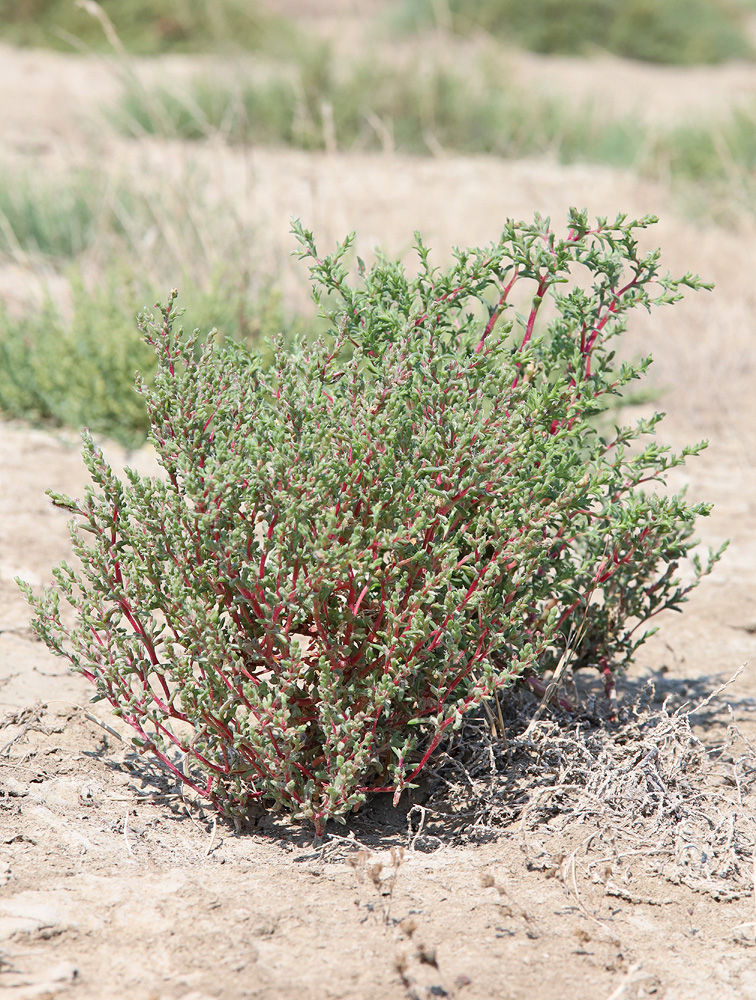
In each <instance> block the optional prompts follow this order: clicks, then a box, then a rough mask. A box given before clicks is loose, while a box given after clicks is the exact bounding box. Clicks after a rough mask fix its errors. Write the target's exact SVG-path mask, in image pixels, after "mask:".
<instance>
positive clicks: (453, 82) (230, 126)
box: [110, 51, 641, 166]
mask: <svg viewBox="0 0 756 1000" xmlns="http://www.w3.org/2000/svg"><path fill="white" fill-rule="evenodd" d="M110 115H111V119H112V120H113V122H114V124H115V125H116V126H117V127H118V128H119V129H120V130H122V131H124V132H125V133H127V134H129V135H142V134H145V133H147V134H156V135H161V136H164V137H169V138H184V139H202V138H207V137H209V136H212V135H218V134H220V135H221V136H222V137H224V138H225V139H226V141H228V142H231V143H246V142H254V143H271V144H280V145H287V146H296V147H298V148H302V149H308V150H319V149H324V148H329V144H332V145H333V146H334V147H336V148H338V149H347V150H357V149H359V150H374V149H381V148H383V149H385V148H387V147H390V148H391V149H395V150H397V151H399V152H403V153H410V154H427V153H428V152H429V151H430V152H434V153H435V152H437V151H438V150H439V149H442V150H448V151H455V152H460V153H472V154H475V153H490V154H495V155H499V156H505V157H518V156H533V155H542V154H546V153H551V154H554V155H556V156H557V157H558V158H559V159H561V160H564V161H572V160H575V159H578V160H594V161H599V162H610V163H616V164H618V165H622V166H627V165H629V164H631V163H632V162H633V160H634V158H635V155H636V151H637V148H638V135H639V132H640V131H641V129H640V126H639V125H638V123H637V122H635V121H631V120H630V119H615V120H613V121H611V122H599V120H598V119H597V118H596V116H595V114H593V112H592V111H591V109H590V108H588V107H583V108H581V109H577V110H575V109H568V108H567V107H566V106H565V105H564V104H563V103H562V102H561V101H557V100H554V99H552V98H546V97H539V96H533V95H529V94H523V93H519V92H517V91H515V90H513V89H512V88H511V87H509V86H508V85H507V84H506V83H505V82H502V80H501V73H500V70H499V69H498V68H497V67H496V66H493V65H481V66H478V68H477V72H476V73H475V74H469V73H463V72H461V71H456V70H453V69H448V68H446V67H444V66H441V65H439V64H437V63H433V62H427V63H426V64H425V65H424V66H421V67H420V68H419V69H418V67H417V66H416V65H414V64H413V65H408V66H404V67H401V66H400V67H396V66H392V65H388V64H386V63H382V62H381V61H379V60H376V59H366V58H365V59H362V60H360V61H358V62H356V63H354V64H353V65H352V66H350V67H347V68H346V69H345V68H344V67H339V69H338V71H337V69H336V68H335V66H334V61H333V60H332V58H331V57H330V53H328V52H327V51H326V52H325V53H324V52H323V51H321V52H320V53H319V55H318V57H317V59H311V60H308V61H306V62H304V63H300V64H299V66H297V67H296V68H294V69H293V68H292V67H288V68H284V69H282V70H280V71H279V72H278V73H276V72H274V71H271V74H270V75H267V76H255V77H253V76H251V75H247V76H246V78H245V79H237V80H234V81H230V80H228V79H225V80H224V79H209V78H207V77H204V78H196V79H195V80H193V81H191V82H190V83H189V85H188V87H186V88H185V89H184V90H183V91H181V90H179V89H177V88H171V89H169V88H167V87H165V86H160V87H157V88H155V89H149V90H148V89H146V88H144V87H143V86H142V85H141V84H140V83H139V82H138V81H137V80H132V81H131V83H130V84H129V85H128V87H127V90H126V92H125V93H124V95H123V98H122V100H121V102H120V104H119V105H118V106H117V107H116V108H115V109H113V110H112V111H111V112H110Z"/></svg>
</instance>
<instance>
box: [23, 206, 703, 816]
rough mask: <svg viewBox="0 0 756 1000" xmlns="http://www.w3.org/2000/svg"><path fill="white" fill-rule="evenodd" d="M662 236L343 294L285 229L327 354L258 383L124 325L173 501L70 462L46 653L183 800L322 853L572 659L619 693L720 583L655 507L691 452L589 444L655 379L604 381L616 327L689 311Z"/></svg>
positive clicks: (632, 436)
mask: <svg viewBox="0 0 756 1000" xmlns="http://www.w3.org/2000/svg"><path fill="white" fill-rule="evenodd" d="M651 221H653V220H651V219H643V220H641V221H640V222H628V221H626V220H625V218H624V217H620V218H618V219H617V221H616V222H615V223H613V224H610V223H607V222H606V221H605V220H599V222H598V224H597V225H595V226H590V225H589V223H588V220H587V217H586V216H585V215H584V214H582V213H578V212H572V213H571V214H570V218H569V222H568V227H567V231H566V233H565V234H564V235H563V236H560V235H557V233H555V232H554V231H553V230H552V229H551V226H550V224H549V222H548V220H544V219H541V218H536V221H535V223H534V224H531V225H525V224H515V223H508V224H507V226H506V229H505V231H504V233H503V234H502V238H501V241H500V242H499V243H498V244H496V245H492V246H489V247H486V248H483V249H465V250H458V251H456V253H455V260H454V263H453V265H452V266H451V267H450V268H448V269H447V270H441V269H438V268H435V267H433V266H432V265H431V263H430V261H429V256H428V251H427V249H426V248H425V247H424V246H423V245H422V244H421V243H419V242H418V255H419V271H418V274H417V276H416V277H414V278H409V277H407V275H406V274H405V272H404V270H403V268H402V267H401V266H400V265H399V264H397V263H395V262H392V261H390V260H384V259H379V260H378V262H377V263H376V264H375V265H374V266H373V267H372V268H371V269H369V270H368V269H366V268H365V267H364V265H363V264H362V263H361V262H359V261H358V265H359V280H358V281H357V282H354V280H353V279H351V278H350V275H349V273H348V271H347V269H346V267H345V264H344V259H345V256H346V254H347V253H348V251H349V246H350V244H349V242H347V243H346V244H344V245H343V246H342V247H340V248H339V249H338V250H337V252H336V253H335V254H332V255H329V256H325V257H321V256H320V255H319V254H318V252H317V250H316V248H315V244H314V242H313V239H312V236H311V234H309V233H307V232H305V231H303V230H302V229H301V228H299V227H297V229H296V232H297V235H298V238H299V240H300V243H301V247H302V256H303V257H305V258H306V259H308V260H309V261H310V267H311V273H312V277H313V281H314V284H315V293H314V294H315V299H316V301H318V302H319V303H320V304H321V306H322V307H323V310H324V316H325V317H326V318H327V320H328V323H329V333H328V335H327V336H325V337H323V338H320V339H319V340H317V341H316V342H315V343H314V344H311V345H309V346H308V345H305V344H302V343H301V344H299V345H298V346H297V347H295V348H294V349H293V350H291V349H286V348H285V346H284V344H283V343H282V341H281V340H279V341H278V342H277V344H276V358H275V362H274V364H273V365H272V366H271V367H269V368H267V369H266V368H265V366H264V365H263V363H262V361H261V358H260V357H259V355H257V354H256V353H254V352H249V351H247V350H245V349H243V348H241V347H239V346H237V345H232V344H229V345H226V347H225V348H220V347H218V345H216V344H214V343H212V342H208V343H206V344H205V345H204V347H202V348H201V349H199V350H198V345H197V343H196V340H195V339H193V338H188V339H187V338H186V337H184V336H182V333H181V331H179V332H176V330H175V326H174V324H175V320H176V313H175V310H174V299H175V294H174V296H173V297H172V298H171V301H170V302H169V304H168V306H167V307H166V308H165V309H164V310H163V311H162V315H161V316H160V317H159V318H158V319H157V320H156V319H154V318H153V317H144V318H143V320H142V331H143V333H144V336H145V340H146V342H147V343H148V344H149V345H150V346H151V347H152V348H154V350H155V354H156V358H157V364H158V368H157V372H156V375H155V378H154V385H153V386H152V387H150V386H148V385H144V384H143V385H142V386H141V392H142V393H143V395H144V399H145V403H146V407H147V412H148V415H149V420H150V425H151V431H150V437H151V440H152V442H153V444H154V446H155V449H156V454H157V457H158V460H159V462H160V463H161V465H162V467H163V470H164V473H165V476H164V477H163V478H147V477H140V476H139V475H138V474H137V473H135V472H127V475H126V479H125V480H124V481H121V480H119V479H118V478H117V477H116V476H115V475H114V473H113V471H112V470H111V468H110V467H109V466H108V464H107V463H106V462H105V460H104V458H103V456H102V454H101V452H100V451H99V450H98V449H97V447H96V446H95V445H94V443H93V442H92V440H91V438H89V437H85V448H84V458H85V461H86V463H87V467H88V469H89V471H90V474H91V477H92V486H91V487H90V488H89V489H88V490H87V492H86V494H85V496H84V498H83V499H79V500H74V499H71V498H69V497H65V496H62V495H58V494H53V500H54V502H55V503H56V504H57V505H59V506H61V507H63V508H65V509H67V510H69V511H70V512H71V513H72V514H73V515H74V521H73V522H72V526H71V534H72V539H73V543H74V549H75V552H76V555H77V556H78V558H79V561H80V565H81V570H80V571H77V570H74V569H72V568H70V567H68V566H67V565H65V564H63V565H61V566H60V567H59V568H58V569H57V570H56V571H55V579H56V586H55V588H53V589H51V590H48V591H47V592H46V593H45V594H43V595H42V596H40V597H35V596H34V595H33V593H32V591H31V589H30V588H29V587H28V586H26V585H24V584H21V585H22V587H23V589H24V590H25V592H26V595H27V597H28V599H29V601H30V603H31V605H32V607H33V608H34V611H35V617H34V619H33V627H34V629H35V631H36V632H37V633H38V635H39V636H40V637H41V638H42V639H43V640H44V641H45V642H46V643H47V644H48V645H49V646H50V648H51V649H52V650H54V651H55V652H56V653H59V654H60V655H62V656H64V657H66V658H67V659H68V660H69V661H70V662H71V664H72V666H73V668H74V669H75V670H76V671H78V672H80V673H82V674H83V675H84V676H85V677H87V678H89V679H90V680H91V681H92V682H93V683H94V684H95V686H96V696H95V697H96V699H107V700H109V701H110V703H111V704H112V706H113V707H114V709H115V711H116V713H117V714H118V715H119V716H121V717H122V718H123V719H124V720H125V721H126V722H127V723H128V724H129V725H130V726H132V727H133V728H134V730H135V731H136V737H135V741H134V742H135V744H136V746H137V747H138V748H139V750H140V752H142V753H150V754H153V755H155V756H156V757H157V758H159V759H160V760H161V761H162V762H163V763H164V765H165V766H166V767H168V768H169V769H170V770H171V771H172V772H173V773H174V774H175V776H176V778H177V779H178V780H180V781H183V782H185V783H187V784H188V785H190V786H191V787H192V788H194V789H195V790H196V791H197V792H199V793H200V794H202V795H204V796H206V797H207V798H208V799H210V800H211V801H212V802H213V803H214V804H215V805H216V806H217V807H218V808H219V809H221V810H222V811H223V812H225V813H227V814H232V815H243V814H244V813H245V811H246V809H247V808H248V806H249V805H250V803H251V802H254V801H259V802H262V803H263V804H265V805H268V806H283V807H285V808H287V809H289V810H291V811H292V812H293V813H294V815H295V816H297V817H301V818H305V819H308V820H310V821H312V823H313V824H314V826H315V830H316V833H318V834H320V833H322V831H323V829H324V826H325V824H326V822H327V821H328V820H329V819H331V818H334V819H339V820H342V821H343V820H344V818H345V816H346V815H347V814H348V812H349V811H350V810H351V809H354V808H356V807H358V806H359V805H360V803H362V802H363V801H364V800H365V798H366V796H367V795H369V794H371V793H374V792H376V791H390V792H393V793H394V795H395V801H396V797H397V796H398V795H399V793H400V792H401V790H402V789H403V788H404V787H406V786H407V785H408V784H411V783H412V782H413V781H414V779H415V778H416V776H417V775H418V774H419V773H420V771H421V770H422V768H423V767H424V765H425V764H427V762H428V761H429V760H430V759H431V757H432V755H433V753H434V751H435V750H436V748H437V747H438V746H439V745H440V744H441V742H442V741H443V740H444V739H445V738H446V737H447V735H449V734H450V733H451V732H452V731H453V730H455V729H458V728H459V727H460V726H461V724H462V721H463V719H464V717H465V714H466V713H467V712H469V711H471V710H472V709H474V708H475V707H476V706H479V705H480V704H481V702H484V701H485V700H486V699H490V698H492V697H495V696H496V695H497V693H498V692H500V691H502V690H506V689H507V688H508V687H510V686H511V685H512V684H513V683H515V681H516V680H517V679H518V678H519V677H522V676H523V675H527V674H532V675H540V674H542V673H543V672H544V671H545V670H547V669H550V668H554V667H555V666H556V665H557V663H558V662H559V661H560V660H561V658H562V657H564V656H570V655H572V656H573V657H574V658H575V663H576V664H578V665H590V666H594V667H596V668H597V669H599V670H600V671H602V672H603V673H604V674H605V676H606V677H607V678H610V677H611V675H612V673H613V672H614V671H616V670H617V669H619V668H620V667H621V666H623V665H624V664H626V663H627V662H629V661H630V660H631V659H632V656H633V654H634V652H635V650H636V649H637V647H638V646H639V645H640V643H642V642H643V640H644V638H645V637H646V635H647V634H648V633H647V632H645V631H644V628H645V626H646V623H647V622H648V621H649V619H651V618H653V616H654V615H656V614H657V613H658V612H659V611H661V610H663V609H664V608H678V607H679V605H680V604H681V603H682V602H683V601H684V600H685V598H686V595H687V593H688V591H689V590H690V589H691V587H693V586H695V584H696V583H697V582H698V580H699V578H700V577H701V575H702V574H704V573H706V572H708V571H709V570H710V569H711V566H712V565H713V563H714V562H715V561H716V559H717V558H718V556H719V553H715V554H710V558H709V561H708V564H706V565H704V566H702V565H701V564H700V562H699V561H698V558H697V557H696V558H695V560H694V563H693V567H692V572H691V573H690V574H689V576H688V577H687V580H688V582H687V583H682V582H681V581H680V579H679V578H678V576H677V568H678V564H679V563H680V562H682V561H684V560H685V559H686V558H687V557H688V556H689V555H690V550H691V548H692V547H693V544H694V543H693V542H692V540H691V532H692V530H693V524H694V521H695V519H696V517H697V516H698V515H703V514H706V513H708V510H709V508H708V507H707V506H706V505H701V504H699V505H691V504H689V503H688V502H687V501H686V500H685V499H684V498H683V497H681V496H671V495H667V494H666V493H665V492H664V491H661V492H658V493H657V492H653V491H649V489H648V484H650V483H653V482H654V481H661V482H663V481H664V478H665V473H666V471H667V470H668V469H670V468H672V467H674V466H676V465H679V464H681V463H682V462H683V461H684V458H685V456H686V455H690V454H695V453H696V452H698V451H699V450H700V448H701V447H703V445H699V446H697V447H693V448H687V449H685V450H684V451H683V453H682V455H679V456H675V455H672V454H670V452H669V450H668V449H667V448H664V447H663V446H660V445H659V444H658V443H657V442H656V441H655V440H654V439H653V437H651V438H650V439H649V435H652V434H653V432H654V431H655V429H656V426H657V424H658V422H659V420H660V419H661V418H660V417H659V416H658V415H657V416H655V417H653V418H652V419H651V420H644V421H640V422H639V423H638V424H637V425H635V426H634V427H625V428H614V430H613V431H612V432H611V434H609V435H607V436H602V435H601V434H600V433H599V431H598V429H597V421H596V418H597V416H599V415H600V414H601V413H602V412H604V411H605V410H606V407H607V401H608V400H609V399H611V398H612V397H615V396H621V395H622V394H623V391H624V388H625V387H626V386H627V385H628V384H629V383H630V382H632V381H633V380H634V379H636V378H638V377H640V376H641V375H642V374H643V372H644V371H645V370H646V367H647V365H648V363H649V360H650V359H646V360H645V361H644V362H641V363H640V364H638V365H631V364H625V365H623V366H622V367H621V368H620V370H619V371H617V370H616V368H615V365H614V363H613V354H612V350H611V346H612V345H611V341H612V338H613V337H615V336H617V335H618V334H619V333H621V331H622V330H623V329H624V326H625V322H626V318H627V314H628V312H630V311H631V310H632V309H633V308H635V307H637V306H641V307H650V306H651V305H655V304H661V303H669V302H674V301H675V300H676V299H678V298H679V297H680V294H681V290H682V288H683V287H684V286H688V287H692V288H696V287H699V286H700V282H699V281H698V280H697V279H695V278H694V277H692V276H691V275H686V276H684V277H683V278H681V279H672V278H670V277H662V276H661V275H660V274H659V256H658V253H652V254H649V255H647V256H640V255H639V254H638V250H637V242H636V233H637V230H638V229H639V228H640V229H642V228H645V227H646V226H647V225H649V224H650V222H651ZM576 275H579V276H580V280H576V277H575V276H576ZM525 292H526V293H527V297H528V299H529V303H530V304H529V306H528V307H526V309H525V311H524V313H523V314H522V315H519V314H517V313H516V312H515V311H514V309H513V307H512V306H511V305H510V303H511V302H512V301H519V300H521V299H522V295H523V293H525ZM547 296H548V297H550V298H551V299H552V303H553V307H554V310H555V318H554V319H553V320H552V321H551V322H550V323H548V324H547V325H544V324H543V323H542V322H541V321H540V318H539V317H540V316H541V309H542V306H543V303H544V301H545V299H546V297H547ZM80 529H83V530H80ZM61 601H65V602H67V603H68V604H69V605H71V606H72V607H73V609H74V610H75V612H76V616H77V621H76V624H75V625H74V626H72V627H70V626H69V625H67V624H66V622H68V621H69V617H68V615H67V614H63V613H62V609H61Z"/></svg>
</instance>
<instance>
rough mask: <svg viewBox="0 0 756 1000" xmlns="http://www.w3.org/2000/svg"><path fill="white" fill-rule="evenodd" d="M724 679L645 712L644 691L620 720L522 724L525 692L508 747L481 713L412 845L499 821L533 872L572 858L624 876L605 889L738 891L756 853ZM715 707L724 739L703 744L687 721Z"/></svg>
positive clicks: (753, 751) (452, 755) (749, 769)
mask: <svg viewBox="0 0 756 1000" xmlns="http://www.w3.org/2000/svg"><path fill="white" fill-rule="evenodd" d="M741 669H742V668H741ZM736 676H738V675H737V674H736ZM733 680H734V678H733ZM730 683H732V682H731V681H730V682H728V684H727V685H723V686H722V687H721V688H718V689H717V690H715V691H713V692H712V693H711V694H709V695H708V697H706V698H705V699H704V700H703V701H701V702H700V703H698V704H697V705H695V706H691V705H690V704H684V705H682V706H680V707H679V708H677V709H676V710H674V711H672V710H670V708H669V700H668V699H667V700H665V701H664V703H663V704H662V705H661V706H660V707H655V706H654V703H653V696H654V692H653V687H652V686H650V685H647V686H646V687H645V689H644V690H643V691H642V692H641V694H640V695H639V696H638V698H637V699H636V700H635V702H634V703H633V704H631V705H630V706H629V707H628V708H625V709H621V710H620V712H619V718H618V720H616V721H613V720H612V719H611V718H606V717H604V718H602V717H601V714H600V713H598V712H596V710H595V709H596V707H597V706H594V707H593V710H592V711H589V712H584V713H581V714H580V715H578V716H577V717H573V718H570V717H568V716H566V715H565V714H564V713H562V714H561V715H560V716H554V717H552V718H551V719H548V720H545V721H542V722H537V723H536V724H535V725H532V724H529V719H530V718H531V717H532V708H533V706H532V703H529V702H530V699H528V698H527V697H525V698H523V699H521V700H520V703H519V705H517V706H516V707H514V708H510V718H509V719H508V724H507V730H508V733H509V734H510V738H509V742H508V744H506V745H504V744H502V742H501V741H500V740H498V739H496V738H493V737H492V736H491V732H490V729H489V727H488V725H487V724H486V723H484V722H483V721H479V722H478V723H473V724H472V725H470V726H469V727H467V730H466V733H465V737H464V740H463V741H461V742H460V744H459V746H458V747H457V748H452V749H451V750H450V751H449V752H448V753H447V756H446V760H445V761H444V763H443V765H442V766H441V767H440V768H439V769H438V770H437V771H436V777H437V780H438V782H439V784H438V787H437V789H436V790H435V791H434V793H433V795H432V796H431V798H430V800H429V801H428V802H427V803H426V804H425V805H423V806H415V807H414V809H413V810H412V812H413V813H416V814H417V815H418V817H419V823H417V824H416V825H415V830H414V833H412V832H411V834H410V842H411V843H414V842H416V841H417V839H418V837H423V836H425V833H424V831H423V830H422V827H423V826H425V828H426V830H432V829H435V828H437V826H438V825H439V822H440V821H442V820H445V821H446V822H447V823H448V821H449V820H451V821H452V822H453V824H454V825H455V826H456V827H457V830H458V832H459V833H462V834H463V835H464V836H465V837H467V838H472V839H480V838H485V837H487V836H491V835H496V834H497V833H498V832H499V831H501V830H502V828H508V832H509V833H516V835H517V836H518V837H520V838H521V841H522V847H523V850H524V851H525V854H526V856H527V858H528V861H529V863H530V864H531V865H532V866H534V867H537V868H541V869H545V870H547V871H549V872H551V873H552V874H558V875H560V876H561V877H562V878H564V879H565V880H566V881H567V880H571V881H572V882H575V881H576V870H577V867H578V866H580V867H581V869H582V871H583V873H584V874H585V875H586V876H588V877H591V878H593V879H594V880H595V879H596V877H598V878H600V879H601V881H603V882H605V883H607V882H608V880H609V879H610V878H611V879H613V880H614V881H615V882H617V883H622V885H623V886H625V888H621V887H614V889H613V888H612V887H611V886H609V888H608V889H607V892H610V894H611V892H612V891H613V892H614V894H616V895H619V896H621V897H623V898H624V897H625V896H627V893H628V890H627V889H626V886H627V885H628V884H629V881H630V877H631V874H632V873H635V874H640V873H643V874H647V875H661V876H663V877H664V878H665V879H667V880H668V881H670V882H672V883H675V884H680V883H683V884H685V885H687V886H689V887H690V888H692V889H695V890H696V891H699V892H707V893H710V894H712V895H713V896H714V897H715V898H717V899H734V898H739V897H741V896H743V895H746V894H748V893H749V892H750V891H751V890H752V888H753V858H754V849H755V847H756V837H755V834H756V823H755V822H754V819H753V807H754V793H755V792H756V781H755V779H754V776H755V775H756V748H754V746H753V745H752V744H751V743H750V742H749V740H748V739H747V737H746V736H745V735H744V734H743V732H742V731H741V729H740V728H739V727H738V725H737V723H736V722H735V718H734V715H733V713H732V710H731V709H730V708H729V706H727V709H728V710H729V716H727V717H725V715H724V706H722V705H721V698H720V696H721V695H722V693H723V692H724V691H725V690H726V688H727V687H728V686H729V684H730ZM715 705H718V706H719V707H718V708H717V709H716V710H713V711H711V713H710V714H711V718H710V720H709V725H712V722H713V725H714V727H715V728H717V729H719V731H720V733H722V732H723V735H722V736H721V738H720V739H718V741H717V742H714V743H707V742H704V741H703V740H702V739H701V737H700V736H699V735H697V734H696V733H695V732H694V729H693V719H694V717H698V716H700V713H701V712H702V711H703V710H704V709H707V710H711V709H712V706H715ZM512 713H513V714H512ZM512 733H514V734H515V735H511V734H512ZM412 823H413V816H412V813H411V814H410V826H411V827H412ZM515 824H516V826H515ZM576 838H577V845H576V846H574V849H573V850H572V851H571V853H569V854H568V853H567V849H568V848H567V845H569V846H572V845H573V844H574V843H575V840H576ZM575 891H576V892H577V886H576V885H575ZM628 898H629V897H628Z"/></svg>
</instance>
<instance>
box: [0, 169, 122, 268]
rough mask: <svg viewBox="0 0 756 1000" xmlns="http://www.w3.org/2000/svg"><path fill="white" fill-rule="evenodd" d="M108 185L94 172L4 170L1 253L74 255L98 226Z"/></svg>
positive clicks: (0, 179) (1, 177)
mask: <svg viewBox="0 0 756 1000" xmlns="http://www.w3.org/2000/svg"><path fill="white" fill-rule="evenodd" d="M104 193H105V192H104V186H103V184H102V182H100V181H98V180H97V179H96V178H95V177H93V176H92V175H91V173H90V172H81V171H78V172H74V173H69V174H66V175H65V176H61V177H59V178H57V179H55V178H49V177H40V176H38V175H36V176H35V175H32V174H31V173H30V172H28V171H19V170H15V171H8V170H6V171H3V172H2V173H0V254H7V255H10V256H13V257H17V256H18V255H19V253H20V254H23V255H27V254H33V255H37V256H42V257H58V258H60V257H64V258H65V257H75V256H77V255H78V254H80V253H83V252H84V251H85V250H87V249H88V248H89V247H90V246H91V244H92V242H93V241H94V239H95V236H96V233H97V230H98V217H99V214H100V211H101V208H102V201H103V196H104Z"/></svg>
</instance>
